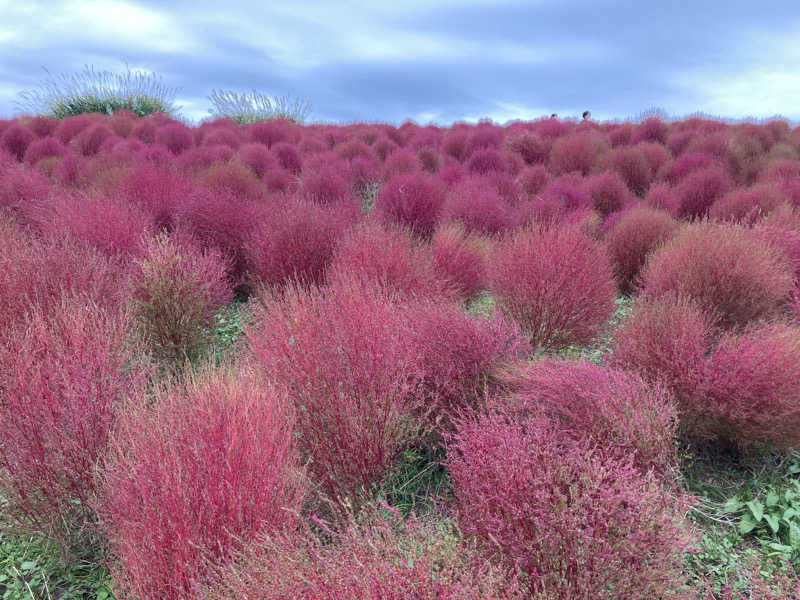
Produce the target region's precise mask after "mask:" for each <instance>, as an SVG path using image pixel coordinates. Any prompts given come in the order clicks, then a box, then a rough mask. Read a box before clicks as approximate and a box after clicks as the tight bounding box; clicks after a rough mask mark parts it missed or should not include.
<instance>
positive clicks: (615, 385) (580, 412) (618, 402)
mask: <svg viewBox="0 0 800 600" xmlns="http://www.w3.org/2000/svg"><path fill="white" fill-rule="evenodd" d="M501 379H502V382H503V384H505V386H506V387H507V388H508V389H509V391H510V392H511V397H510V399H509V400H508V401H507V403H508V406H509V409H510V410H514V411H519V412H521V413H523V414H529V415H538V416H541V417H546V418H548V419H551V420H553V421H554V422H555V423H556V424H557V426H558V427H559V428H560V429H561V430H562V431H563V432H564V433H567V434H568V435H570V436H571V437H573V438H575V439H584V438H586V439H591V440H593V441H594V442H595V443H596V444H597V446H598V447H601V448H603V450H604V451H611V452H615V451H616V452H619V454H620V455H624V454H627V453H633V454H634V455H635V456H636V464H637V465H638V466H639V467H640V468H641V469H642V470H643V471H647V470H649V469H650V468H655V469H656V470H657V471H658V472H660V473H664V472H665V471H667V470H668V469H670V468H671V467H672V466H674V464H675V461H676V444H675V435H676V432H677V424H678V420H677V413H676V409H675V404H674V402H675V399H674V397H673V395H672V393H671V392H669V391H668V389H667V388H666V387H664V386H661V385H654V386H652V385H649V384H648V383H646V382H645V380H644V379H642V378H641V377H639V376H638V375H636V374H633V373H627V372H625V371H618V370H615V369H610V368H607V367H602V366H599V365H596V364H594V363H591V362H588V361H585V360H582V361H566V360H559V359H541V360H537V361H534V362H524V363H517V364H515V365H513V366H512V367H511V368H509V369H508V370H506V371H505V372H504V373H503V374H502V377H501ZM503 402H504V403H505V402H506V401H503Z"/></svg>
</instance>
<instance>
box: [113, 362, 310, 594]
mask: <svg viewBox="0 0 800 600" xmlns="http://www.w3.org/2000/svg"><path fill="white" fill-rule="evenodd" d="M155 400H156V401H155V402H154V403H152V404H151V403H149V402H139V403H138V404H135V405H134V404H133V403H131V405H130V406H127V407H126V410H125V411H124V412H123V413H122V414H121V417H120V422H119V424H118V426H117V428H116V431H115V434H114V436H113V441H112V442H111V444H110V452H109V456H108V458H107V461H106V464H105V466H104V468H103V469H102V472H101V477H102V481H103V490H102V496H101V499H100V502H99V514H100V520H101V524H102V526H103V529H104V531H105V532H106V534H107V536H108V539H109V542H110V546H111V550H112V552H113V553H114V555H115V557H116V562H115V566H114V571H115V575H116V579H117V581H118V582H119V583H120V585H121V587H122V589H123V591H124V592H126V593H129V594H135V596H136V597H137V598H141V600H156V599H160V600H172V599H175V600H177V599H183V598H192V597H196V592H197V588H198V587H199V585H201V584H202V583H204V579H205V578H206V577H207V576H208V568H207V565H208V562H209V561H210V562H211V564H214V563H218V562H224V561H226V560H227V559H229V557H230V556H231V554H232V553H233V552H234V551H236V550H237V549H238V548H239V547H240V546H241V543H242V540H243V539H246V538H248V537H251V536H254V535H257V534H259V533H262V532H267V533H269V532H278V531H282V530H287V529H290V528H292V527H293V526H294V525H295V523H296V511H297V510H298V509H299V508H300V504H301V501H302V498H303V495H304V485H303V482H302V479H301V478H300V477H299V474H298V464H297V457H296V455H295V451H294V444H293V441H292V419H291V410H290V409H289V407H288V406H287V400H286V397H285V394H284V393H283V392H280V391H278V390H276V389H274V388H272V387H270V386H269V384H267V383H266V382H265V380H263V379H262V378H260V377H259V376H257V375H253V374H250V373H228V372H221V373H214V372H212V371H210V370H206V371H204V372H202V373H201V374H200V375H194V376H192V377H191V378H190V379H189V380H188V381H187V382H186V383H185V384H184V385H181V386H179V385H177V384H176V385H174V386H172V387H169V388H167V389H166V391H164V392H162V393H160V394H159V397H157V398H156V399H155ZM143 499H146V500H145V501H143Z"/></svg>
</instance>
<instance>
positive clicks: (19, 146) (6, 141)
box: [0, 123, 36, 162]
mask: <svg viewBox="0 0 800 600" xmlns="http://www.w3.org/2000/svg"><path fill="white" fill-rule="evenodd" d="M35 140H36V136H35V135H34V134H33V132H32V131H31V130H30V129H28V128H27V127H23V126H22V125H20V124H19V123H13V124H12V125H11V126H10V127H7V128H6V129H5V131H3V134H2V135H0V148H2V149H3V150H5V151H6V152H8V153H9V154H10V155H11V156H13V157H14V158H16V159H17V161H19V162H22V159H23V158H24V157H25V151H26V150H27V149H28V146H30V145H31V143H33V142H34V141H35Z"/></svg>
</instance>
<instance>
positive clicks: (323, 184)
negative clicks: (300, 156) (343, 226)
mask: <svg viewBox="0 0 800 600" xmlns="http://www.w3.org/2000/svg"><path fill="white" fill-rule="evenodd" d="M300 194H301V195H302V196H303V198H305V199H306V200H308V201H309V202H314V203H316V204H337V203H341V202H346V201H348V200H350V201H352V200H354V195H353V190H352V189H351V188H350V184H349V183H348V182H347V180H346V179H345V178H344V177H343V176H342V175H341V174H340V173H339V172H338V171H337V170H335V169H333V168H331V167H328V168H322V169H320V170H319V171H315V172H312V173H307V174H304V175H303V178H302V180H301V182H300Z"/></svg>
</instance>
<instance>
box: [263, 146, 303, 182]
mask: <svg viewBox="0 0 800 600" xmlns="http://www.w3.org/2000/svg"><path fill="white" fill-rule="evenodd" d="M270 150H271V151H272V153H273V154H274V155H275V156H276V157H277V159H278V162H279V163H280V165H281V167H283V168H284V169H286V170H287V171H289V173H291V174H292V175H299V174H300V171H301V170H302V168H303V158H302V156H300V152H299V151H298V150H297V146H295V145H294V144H290V143H288V142H278V143H276V144H273V145H272V146H270Z"/></svg>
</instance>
